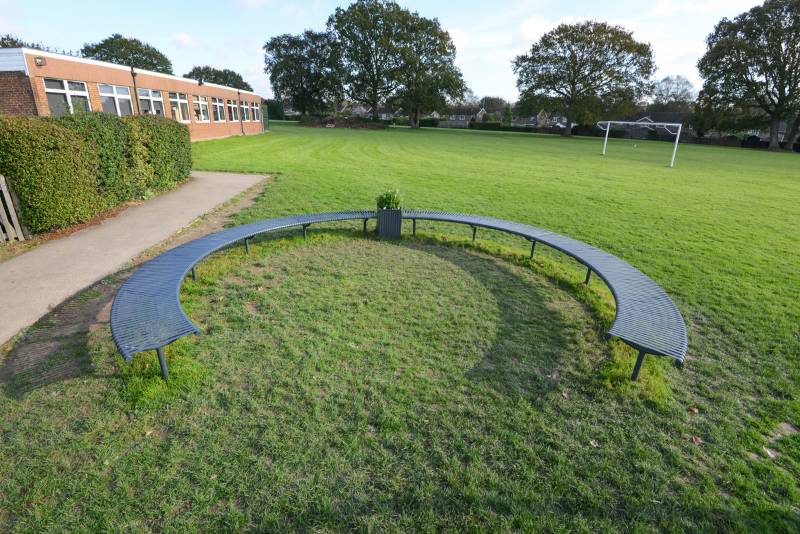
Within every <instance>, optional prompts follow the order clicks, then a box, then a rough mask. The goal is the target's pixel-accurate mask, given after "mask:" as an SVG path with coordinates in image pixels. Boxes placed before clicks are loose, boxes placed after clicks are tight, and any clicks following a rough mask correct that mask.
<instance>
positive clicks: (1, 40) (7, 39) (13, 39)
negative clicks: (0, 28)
mask: <svg viewBox="0 0 800 534" xmlns="http://www.w3.org/2000/svg"><path fill="white" fill-rule="evenodd" d="M0 48H36V49H41V48H44V47H43V46H42V44H41V43H29V42H27V41H23V40H22V39H20V38H19V37H17V36H16V35H13V34H11V33H6V34H5V35H0Z"/></svg>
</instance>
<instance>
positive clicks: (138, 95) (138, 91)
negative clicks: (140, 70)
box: [136, 87, 165, 117]
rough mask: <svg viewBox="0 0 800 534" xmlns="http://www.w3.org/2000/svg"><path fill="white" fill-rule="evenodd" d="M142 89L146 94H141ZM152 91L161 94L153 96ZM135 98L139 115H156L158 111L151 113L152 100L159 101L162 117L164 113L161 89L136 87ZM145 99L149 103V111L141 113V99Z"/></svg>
mask: <svg viewBox="0 0 800 534" xmlns="http://www.w3.org/2000/svg"><path fill="white" fill-rule="evenodd" d="M142 91H147V94H146V95H142V94H141V92H142ZM153 93H159V94H160V95H161V96H158V97H156V96H153ZM136 98H137V99H139V114H141V115H158V113H153V112H152V109H153V102H161V115H159V116H160V117H163V116H164V115H165V113H164V91H162V90H161V89H148V88H146V87H139V88H137V89H136ZM143 100H144V101H147V102H149V104H150V110H151V111H150V113H142V101H143Z"/></svg>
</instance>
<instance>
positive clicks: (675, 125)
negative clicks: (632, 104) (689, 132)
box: [597, 117, 683, 167]
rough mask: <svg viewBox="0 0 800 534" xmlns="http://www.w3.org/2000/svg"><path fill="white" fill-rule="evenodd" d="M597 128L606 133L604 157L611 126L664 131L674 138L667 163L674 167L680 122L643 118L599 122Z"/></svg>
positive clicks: (679, 135) (681, 125)
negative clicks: (655, 120) (670, 156)
mask: <svg viewBox="0 0 800 534" xmlns="http://www.w3.org/2000/svg"><path fill="white" fill-rule="evenodd" d="M597 126H598V127H599V128H600V129H601V130H604V131H605V132H606V135H605V137H604V139H603V152H602V154H603V155H604V156H605V155H606V147H607V146H608V134H609V132H611V127H612V126H630V127H637V128H647V129H648V130H657V129H662V130H665V131H666V132H667V133H668V134H670V135H674V136H675V143H674V144H673V146H672V159H670V161H669V166H670V167H672V166H674V165H675V154H677V153H678V142H679V141H680V140H681V130H682V129H683V124H681V123H680V122H653V121H652V120H651V119H650V117H644V118H642V119H639V120H638V121H600V122H598V123H597Z"/></svg>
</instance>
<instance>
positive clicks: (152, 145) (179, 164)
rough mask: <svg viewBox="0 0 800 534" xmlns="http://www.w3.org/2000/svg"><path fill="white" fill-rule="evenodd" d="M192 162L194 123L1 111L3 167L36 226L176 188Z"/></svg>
mask: <svg viewBox="0 0 800 534" xmlns="http://www.w3.org/2000/svg"><path fill="white" fill-rule="evenodd" d="M191 166H192V153H191V141H190V138H189V129H188V128H187V127H186V126H185V125H183V124H180V123H177V122H175V121H171V120H169V119H165V118H162V117H157V116H153V115H138V116H133V117H116V116H113V115H108V114H105V113H78V114H75V115H71V116H65V117H60V118H57V119H51V118H47V117H0V174H3V175H4V176H5V177H6V178H8V181H9V183H10V184H11V187H12V189H13V190H14V191H15V192H16V194H17V196H18V197H19V199H20V209H21V211H22V218H23V221H24V223H25V224H26V225H27V226H28V228H29V229H30V230H31V231H32V232H35V233H38V232H44V231H47V230H53V229H57V228H63V227H65V226H69V225H71V224H75V223H79V222H82V221H85V220H87V219H90V218H92V217H93V216H95V215H97V214H98V213H100V212H102V211H105V210H107V209H110V208H112V207H114V206H117V205H120V204H122V203H124V202H126V201H128V200H132V199H142V198H148V197H149V196H152V195H153V194H156V193H157V192H160V191H164V190H167V189H171V188H172V187H174V186H176V185H177V184H178V183H180V182H182V181H183V180H185V179H186V178H187V177H188V176H189V173H190V171H191Z"/></svg>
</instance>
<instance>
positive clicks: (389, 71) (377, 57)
mask: <svg viewBox="0 0 800 534" xmlns="http://www.w3.org/2000/svg"><path fill="white" fill-rule="evenodd" d="M406 13H407V11H406V10H404V9H402V8H401V7H400V6H399V5H397V4H396V3H395V2H391V1H386V0H357V1H356V2H354V3H353V4H350V6H349V7H347V8H346V9H343V8H341V7H337V8H336V11H335V12H334V13H333V15H331V16H330V18H328V29H329V30H330V31H331V32H332V33H333V35H334V38H335V39H336V40H337V42H338V43H339V45H340V47H341V67H342V74H343V82H344V90H345V93H346V94H347V97H348V98H349V99H350V100H353V101H355V102H360V103H362V104H365V105H367V106H370V107H371V108H372V116H373V118H377V117H378V105H379V104H380V103H381V102H384V101H386V100H387V99H388V98H389V97H390V96H392V95H393V94H394V92H395V90H396V89H397V88H398V87H399V85H400V81H399V74H400V70H401V68H402V62H403V55H402V53H401V50H400V43H401V42H402V41H403V38H404V36H403V31H404V30H405V29H406V25H405V24H404V22H405V21H406Z"/></svg>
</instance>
